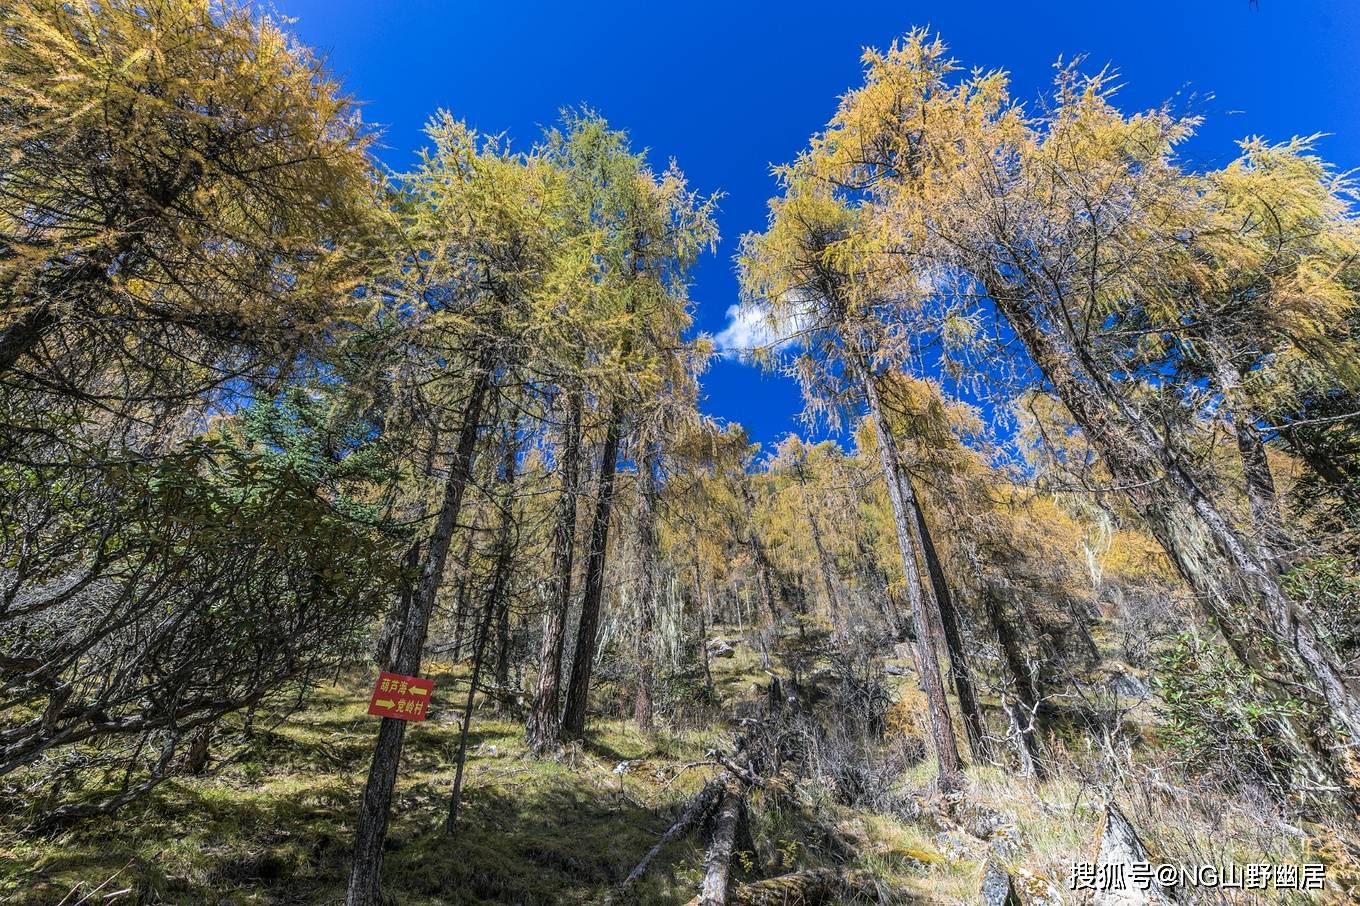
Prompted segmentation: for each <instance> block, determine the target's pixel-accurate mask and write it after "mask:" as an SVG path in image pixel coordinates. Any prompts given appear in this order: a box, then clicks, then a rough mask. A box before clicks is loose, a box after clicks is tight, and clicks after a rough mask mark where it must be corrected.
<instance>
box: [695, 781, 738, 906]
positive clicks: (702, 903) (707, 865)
mask: <svg viewBox="0 0 1360 906" xmlns="http://www.w3.org/2000/svg"><path fill="white" fill-rule="evenodd" d="M741 799H742V796H741V790H740V788H739V787H738V786H737V781H736V780H729V781H728V782H727V788H726V789H725V790H724V791H723V796H722V800H721V802H719V804H718V811H717V813H716V814H715V815H714V816H713V832H712V837H711V839H710V842H709V844H708V856H707V858H706V859H705V860H704V879H703V882H702V883H701V885H700V887H699V900H698V906H724V904H725V903H726V902H727V883H728V878H729V876H730V873H731V869H732V851H733V848H734V847H735V846H736V842H737V825H738V824H739V823H740V822H741V807H742V802H741Z"/></svg>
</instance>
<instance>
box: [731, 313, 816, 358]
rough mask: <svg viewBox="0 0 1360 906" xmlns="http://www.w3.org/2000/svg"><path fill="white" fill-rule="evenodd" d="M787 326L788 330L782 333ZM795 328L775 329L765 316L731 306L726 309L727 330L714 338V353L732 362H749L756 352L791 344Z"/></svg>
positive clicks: (776, 326) (790, 325) (778, 327)
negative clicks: (735, 360) (747, 360)
mask: <svg viewBox="0 0 1360 906" xmlns="http://www.w3.org/2000/svg"><path fill="white" fill-rule="evenodd" d="M785 326H787V329H782V328H784V327H785ZM797 332H798V331H797V329H796V327H795V325H794V324H789V325H774V324H771V323H770V320H769V318H768V317H767V313H766V312H764V311H762V310H761V309H759V308H756V307H754V306H749V305H732V306H729V307H728V309H727V326H726V327H724V328H723V329H722V330H720V331H719V332H718V334H717V335H716V336H714V337H713V345H714V347H715V348H716V349H717V351H718V352H719V353H720V354H721V355H723V356H725V357H727V358H731V359H736V358H741V359H744V358H748V357H749V356H750V354H751V352H752V350H755V349H769V350H777V349H782V348H783V347H785V346H788V345H789V344H790V343H792V342H793V341H794V335H795V334H796V333H797Z"/></svg>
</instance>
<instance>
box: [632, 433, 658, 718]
mask: <svg viewBox="0 0 1360 906" xmlns="http://www.w3.org/2000/svg"><path fill="white" fill-rule="evenodd" d="M655 459H656V455H655V453H654V452H653V451H649V452H648V454H647V455H646V456H645V457H643V461H642V464H641V468H640V470H639V471H640V473H641V474H640V475H639V476H638V478H639V482H640V483H641V492H642V493H641V495H640V501H639V502H640V510H641V511H640V512H639V514H638V544H639V546H640V547H641V563H639V565H638V580H639V581H638V636H637V645H638V650H637V658H638V675H637V698H636V700H635V701H634V703H633V721H634V723H636V724H637V727H638V729H639V730H642V731H643V732H648V733H650V732H651V730H652V722H653V716H652V690H653V688H654V685H655V682H656V677H655V675H654V672H655V669H656V664H655V657H656V653H655V647H656V640H655V639H654V638H653V634H654V626H655V622H656V612H657V581H656V578H657V577H656V573H657V561H658V559H659V553H658V550H657V546H658V545H657V537H656V498H657V487H656V469H657V463H656V461H655Z"/></svg>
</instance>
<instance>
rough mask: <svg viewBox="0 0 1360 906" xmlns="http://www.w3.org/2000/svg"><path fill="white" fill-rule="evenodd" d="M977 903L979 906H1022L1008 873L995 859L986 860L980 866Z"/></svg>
mask: <svg viewBox="0 0 1360 906" xmlns="http://www.w3.org/2000/svg"><path fill="white" fill-rule="evenodd" d="M979 902H980V903H981V906H1023V904H1022V903H1021V902H1020V895H1019V894H1018V893H1016V892H1015V884H1014V882H1012V881H1011V875H1010V872H1008V871H1006V869H1005V868H1002V867H1001V864H1000V863H999V862H997V861H996V860H995V859H988V860H987V861H986V862H984V863H983V865H982V889H981V891H980V893H979Z"/></svg>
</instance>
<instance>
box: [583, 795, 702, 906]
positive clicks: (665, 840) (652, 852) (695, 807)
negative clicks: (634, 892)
mask: <svg viewBox="0 0 1360 906" xmlns="http://www.w3.org/2000/svg"><path fill="white" fill-rule="evenodd" d="M723 788H724V781H723V778H721V777H718V778H715V779H713V780H710V781H709V782H708V783H706V784H704V788H703V789H701V790H700V791H699V792H697V793H695V794H694V798H693V799H691V800H690V801H689V805H688V806H686V808H685V810H684V812H682V813H681V814H680V818H679V820H677V821H676V822H675V823H674V824H672V825H671V826H670V829H669V830H667V831H666V832H665V833H664V834H662V835H661V839H660V840H658V841H656V845H655V846H653V847H652V848H651V849H649V850H648V851H647V855H645V856H643V857H642V861H641V862H639V863H638V864H637V865H635V866H634V867H633V870H632V871H630V872H628V877H626V878H624V879H623V880H622V881H621V882H620V883H619V885H618V887H616V888H615V889H614V891H613V893H611V894H610V896H608V897H606V898H605V903H606V904H609V903H612V902H615V901H616V900H617V899H618V898H619V897H621V896H622V895H623V894H625V893H627V892H628V891H629V890H631V889H632V887H633V885H634V884H636V883H637V882H638V880H639V879H640V878H641V877H642V876H643V875H644V874H646V873H647V869H648V868H649V867H650V866H651V864H652V860H653V859H655V858H656V857H657V856H659V855H660V854H661V851H662V850H663V849H665V848H666V847H667V846H668V845H670V844H671V843H672V842H673V841H675V840H677V839H679V838H680V837H681V836H683V835H684V834H686V833H688V832H689V830H690V828H692V827H694V826H695V825H697V824H699V823H700V822H701V821H703V819H704V817H705V816H707V815H708V813H709V812H710V811H712V810H713V806H714V805H716V804H717V802H718V796H719V794H721V793H722V791H723Z"/></svg>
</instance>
